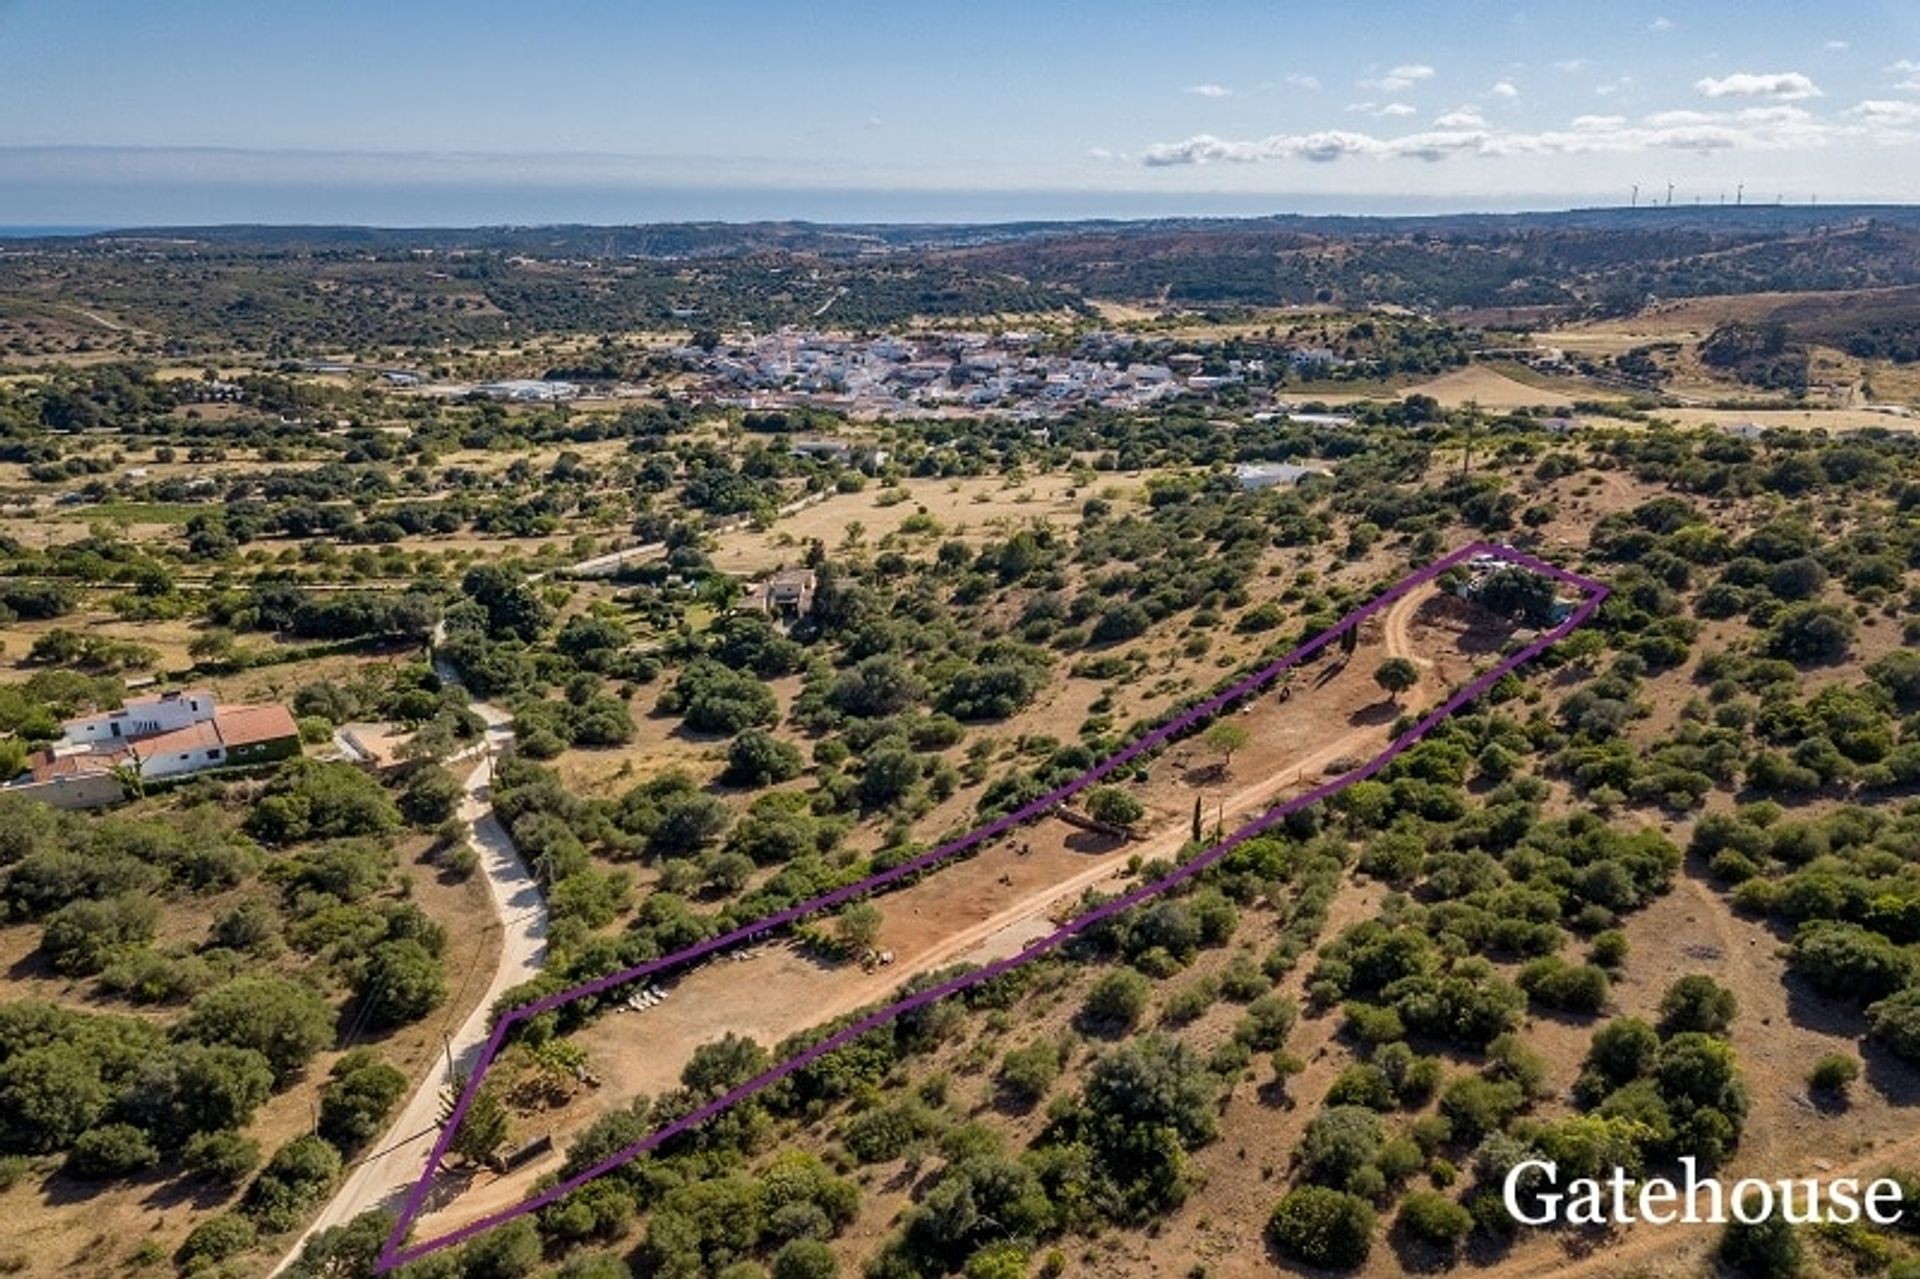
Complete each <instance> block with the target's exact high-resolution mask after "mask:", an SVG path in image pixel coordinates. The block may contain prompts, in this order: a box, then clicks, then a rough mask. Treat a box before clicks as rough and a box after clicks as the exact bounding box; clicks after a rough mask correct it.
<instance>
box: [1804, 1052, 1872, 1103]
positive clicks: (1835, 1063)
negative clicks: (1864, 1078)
mask: <svg viewBox="0 0 1920 1279" xmlns="http://www.w3.org/2000/svg"><path fill="white" fill-rule="evenodd" d="M1858 1078H1860V1061H1859V1059H1858V1058H1856V1057H1853V1056H1851V1055H1849V1054H1847V1053H1828V1054H1827V1055H1826V1056H1824V1057H1822V1058H1821V1059H1820V1060H1819V1061H1817V1062H1815V1063H1814V1064H1813V1070H1812V1071H1810V1072H1809V1073H1808V1075H1807V1085H1808V1086H1809V1087H1811V1088H1812V1089H1814V1090H1815V1091H1816V1092H1823V1093H1829V1094H1833V1095H1837V1096H1845V1095H1846V1091H1847V1089H1848V1088H1849V1087H1851V1086H1852V1084H1853V1081H1854V1080H1856V1079H1858Z"/></svg>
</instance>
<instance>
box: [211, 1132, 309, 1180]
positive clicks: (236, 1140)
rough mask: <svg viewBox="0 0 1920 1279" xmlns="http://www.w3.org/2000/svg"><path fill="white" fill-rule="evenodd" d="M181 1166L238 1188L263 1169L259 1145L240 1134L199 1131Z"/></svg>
mask: <svg viewBox="0 0 1920 1279" xmlns="http://www.w3.org/2000/svg"><path fill="white" fill-rule="evenodd" d="M323 1122H324V1121H323ZM180 1163H181V1166H182V1167H184V1168H185V1169H186V1170H187V1171H188V1172H190V1173H192V1174H193V1175H194V1176H196V1177H203V1178H205V1179H206V1180H208V1181H211V1182H214V1183H215V1184H217V1185H222V1186H237V1185H239V1184H240V1183H241V1182H243V1181H245V1180H246V1179H247V1175H248V1174H249V1173H251V1172H252V1171H253V1170H254V1169H255V1168H258V1167H259V1166H260V1143H259V1142H257V1141H254V1140H253V1139H251V1138H249V1137H246V1136H243V1135H242V1134H240V1133H237V1132H197V1133H195V1134H194V1135H193V1136H191V1137H189V1138H187V1144H186V1147H185V1149H183V1150H182V1151H181V1152H180Z"/></svg>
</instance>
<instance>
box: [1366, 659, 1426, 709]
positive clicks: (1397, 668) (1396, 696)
mask: <svg viewBox="0 0 1920 1279" xmlns="http://www.w3.org/2000/svg"><path fill="white" fill-rule="evenodd" d="M1373 682H1374V683H1376V684H1378V685H1379V686H1380V687H1381V688H1383V689H1385V690H1386V693H1387V696H1388V697H1389V698H1390V699H1391V700H1392V701H1393V702H1394V704H1395V705H1398V704H1399V702H1400V694H1402V693H1404V692H1406V691H1407V690H1408V689H1410V688H1412V687H1413V686H1414V685H1415V684H1418V683H1419V682H1420V668H1419V667H1418V666H1415V665H1414V664H1413V663H1412V662H1411V661H1409V660H1408V659H1406V658H1404V657H1389V658H1388V659H1387V660H1386V661H1384V662H1382V663H1380V665H1379V666H1377V667H1375V668H1374V672H1373Z"/></svg>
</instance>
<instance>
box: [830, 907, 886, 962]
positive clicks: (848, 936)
mask: <svg viewBox="0 0 1920 1279" xmlns="http://www.w3.org/2000/svg"><path fill="white" fill-rule="evenodd" d="M884 921H885V916H883V915H882V914H881V912H880V908H879V907H878V906H876V905H874V904H873V903H872V902H870V901H857V902H850V903H848V904H847V905H846V906H844V907H842V908H841V911H840V913H839V915H837V916H836V917H835V918H834V921H833V926H834V931H835V932H836V933H838V934H839V935H840V942H841V944H842V945H844V946H846V947H847V948H848V949H849V950H854V951H862V950H865V949H867V948H868V947H869V946H872V945H873V943H874V942H876V941H878V940H879V938H880V925H881V924H882V923H883V922H884Z"/></svg>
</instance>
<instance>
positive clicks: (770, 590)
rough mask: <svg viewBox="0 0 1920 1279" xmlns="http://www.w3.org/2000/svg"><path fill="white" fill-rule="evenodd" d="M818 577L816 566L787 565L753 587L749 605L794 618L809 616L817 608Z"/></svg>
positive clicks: (762, 610) (750, 590)
mask: <svg viewBox="0 0 1920 1279" xmlns="http://www.w3.org/2000/svg"><path fill="white" fill-rule="evenodd" d="M818 580H819V579H818V578H817V577H815V575H814V572H813V570H812V569H808V568H783V569H781V570H779V571H778V572H776V573H774V574H773V575H772V576H771V577H769V578H767V579H766V580H765V581H764V582H759V583H757V584H755V585H754V586H752V587H751V588H749V590H748V592H747V598H746V603H747V606H748V607H750V608H757V609H759V610H760V611H761V612H763V613H771V614H773V615H774V616H775V617H784V618H786V619H788V620H790V621H791V620H794V619H796V618H802V617H805V616H806V615H807V614H809V613H811V612H812V611H813V592H814V587H815V586H816V585H817V584H818Z"/></svg>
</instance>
